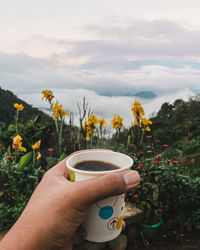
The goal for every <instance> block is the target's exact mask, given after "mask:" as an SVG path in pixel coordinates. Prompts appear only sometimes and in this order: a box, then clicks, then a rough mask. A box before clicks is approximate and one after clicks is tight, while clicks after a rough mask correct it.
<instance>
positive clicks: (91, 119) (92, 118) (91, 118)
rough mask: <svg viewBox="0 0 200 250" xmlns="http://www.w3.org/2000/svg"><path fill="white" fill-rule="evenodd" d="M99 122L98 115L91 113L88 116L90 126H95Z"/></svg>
mask: <svg viewBox="0 0 200 250" xmlns="http://www.w3.org/2000/svg"><path fill="white" fill-rule="evenodd" d="M97 123H98V119H97V117H96V115H91V116H89V117H88V126H90V127H91V128H95V127H96V125H97Z"/></svg>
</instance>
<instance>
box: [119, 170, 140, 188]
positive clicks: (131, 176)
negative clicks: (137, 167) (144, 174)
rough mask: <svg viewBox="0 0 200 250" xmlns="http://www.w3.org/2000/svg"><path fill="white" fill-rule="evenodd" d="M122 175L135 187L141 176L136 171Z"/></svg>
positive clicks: (125, 180)
mask: <svg viewBox="0 0 200 250" xmlns="http://www.w3.org/2000/svg"><path fill="white" fill-rule="evenodd" d="M122 177H123V179H124V182H125V183H126V185H127V186H128V187H135V186H137V185H138V184H139V182H140V176H139V174H138V172H136V171H129V172H128V173H125V174H124V175H123V176H122Z"/></svg>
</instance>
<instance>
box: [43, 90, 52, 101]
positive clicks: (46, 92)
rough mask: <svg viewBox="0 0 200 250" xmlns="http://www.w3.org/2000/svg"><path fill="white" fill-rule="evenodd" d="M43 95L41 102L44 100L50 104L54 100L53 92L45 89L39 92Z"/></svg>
mask: <svg viewBox="0 0 200 250" xmlns="http://www.w3.org/2000/svg"><path fill="white" fill-rule="evenodd" d="M41 93H42V94H43V97H42V100H43V99H44V98H45V99H46V101H48V102H49V103H50V104H51V102H52V99H53V98H54V95H53V92H52V91H51V90H48V89H45V90H43V91H42V92H41Z"/></svg>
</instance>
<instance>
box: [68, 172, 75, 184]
mask: <svg viewBox="0 0 200 250" xmlns="http://www.w3.org/2000/svg"><path fill="white" fill-rule="evenodd" d="M69 177H70V181H75V173H74V172H73V171H71V170H69Z"/></svg>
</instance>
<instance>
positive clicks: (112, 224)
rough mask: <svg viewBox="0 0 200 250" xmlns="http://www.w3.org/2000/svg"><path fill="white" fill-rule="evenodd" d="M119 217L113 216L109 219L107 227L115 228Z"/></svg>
mask: <svg viewBox="0 0 200 250" xmlns="http://www.w3.org/2000/svg"><path fill="white" fill-rule="evenodd" d="M118 221H119V219H118V218H117V217H113V218H111V219H110V220H109V221H108V224H107V228H108V229H109V230H115V229H116V227H117V225H118Z"/></svg>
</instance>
